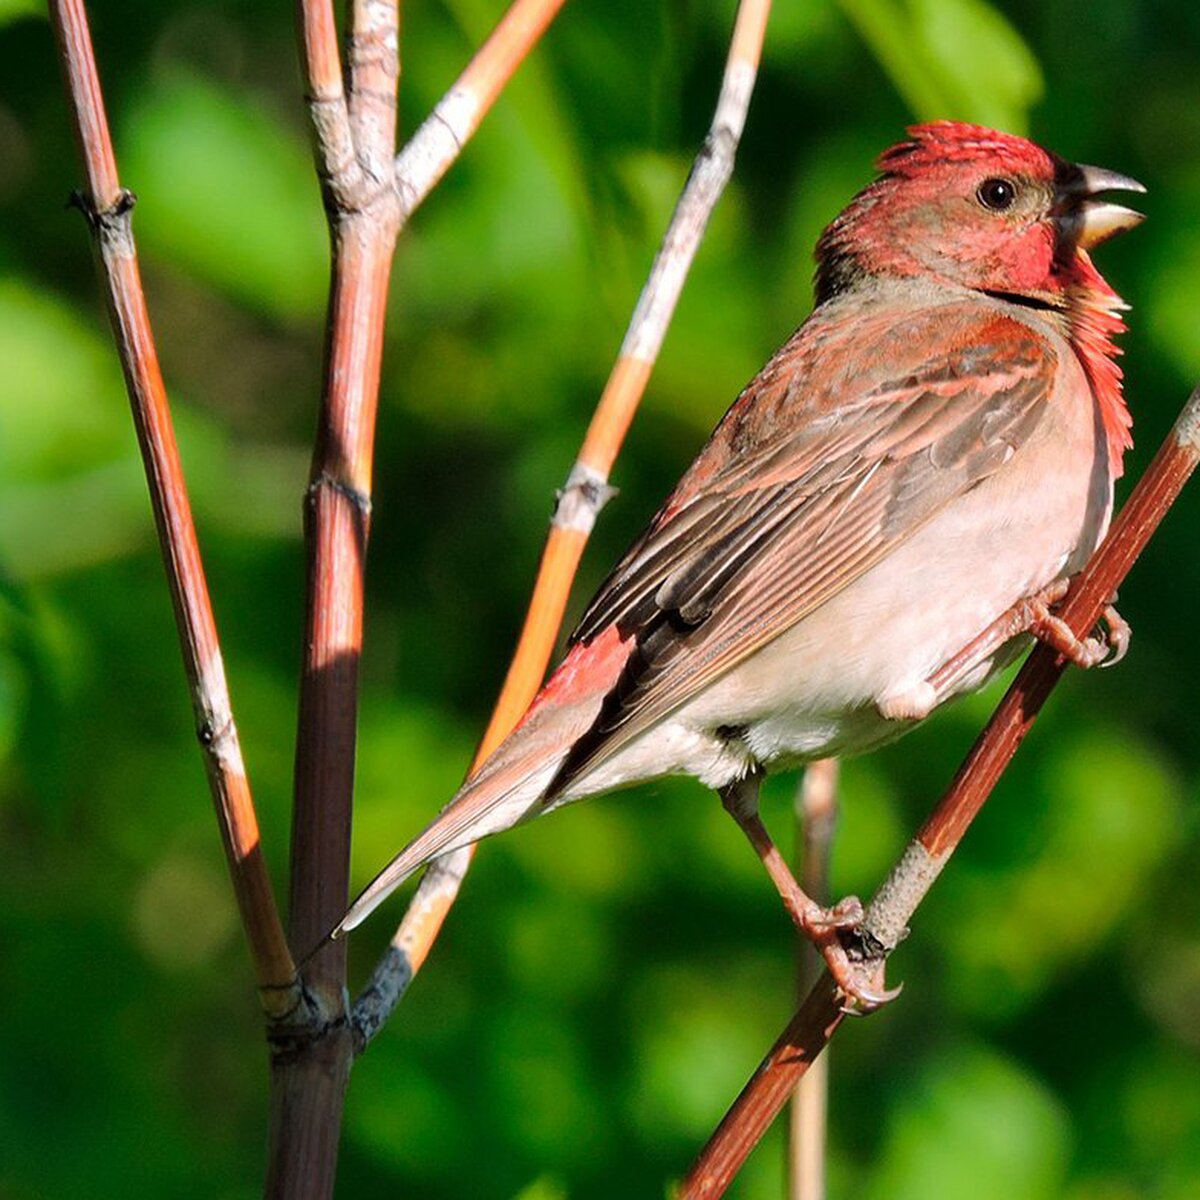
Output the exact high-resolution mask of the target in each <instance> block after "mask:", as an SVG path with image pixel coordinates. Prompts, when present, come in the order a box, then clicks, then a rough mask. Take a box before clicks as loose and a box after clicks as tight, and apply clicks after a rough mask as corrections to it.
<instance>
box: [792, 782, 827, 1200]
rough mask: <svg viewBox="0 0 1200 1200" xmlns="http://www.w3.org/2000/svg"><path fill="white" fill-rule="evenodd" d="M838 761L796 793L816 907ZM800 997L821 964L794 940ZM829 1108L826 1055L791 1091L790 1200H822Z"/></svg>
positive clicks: (812, 950)
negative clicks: (797, 959) (797, 958)
mask: <svg viewBox="0 0 1200 1200" xmlns="http://www.w3.org/2000/svg"><path fill="white" fill-rule="evenodd" d="M837 785H838V760H837V759H836V758H821V759H818V760H817V761H816V762H814V763H810V764H809V765H808V767H806V768H805V771H804V776H803V779H802V780H801V783H800V787H799V789H798V790H797V793H796V824H797V828H798V830H799V834H800V837H799V839H798V841H799V843H800V845H801V847H802V850H801V854H800V864H799V866H800V886H801V887H802V888H803V889H804V890H805V891H806V892H807V893H808V894H809V895H810V896H811V897H812V898H813V899H814V900H815V901H816V902H817V903H818V904H827V903H828V902H829V865H830V857H831V855H832V851H833V833H834V828H835V826H836V824H837V810H838V798H837ZM796 949H797V953H798V954H799V956H800V969H799V972H798V980H797V982H798V983H799V991H800V996H801V997H804V996H807V995H808V993H809V991H810V990H811V989H812V986H813V984H814V983H816V981H817V980H818V979H819V978H820V976H821V970H822V967H823V965H824V964H823V960H822V958H821V956H820V955H819V954H818V953H817V951H816V947H814V946H813V944H812V942H811V941H810V940H809V939H808V938H806V937H803V936H798V937H797V939H796ZM828 1107H829V1056H828V1055H827V1054H826V1055H822V1056H821V1058H820V1059H818V1060H817V1062H816V1063H814V1064H813V1068H812V1070H811V1071H806V1072H805V1073H804V1075H802V1076H801V1078H800V1082H799V1083H798V1084H797V1085H796V1088H795V1091H794V1092H793V1093H792V1110H791V1123H790V1126H789V1129H788V1184H789V1194H790V1196H791V1197H792V1200H824V1197H825V1141H826V1125H827V1112H828Z"/></svg>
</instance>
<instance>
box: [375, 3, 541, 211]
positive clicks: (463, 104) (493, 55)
mask: <svg viewBox="0 0 1200 1200" xmlns="http://www.w3.org/2000/svg"><path fill="white" fill-rule="evenodd" d="M563 3H564V0H515V3H514V4H513V5H512V6H511V7H510V8H509V10H508V11H507V12H506V13H505V14H504V16H503V17H502V18H501V19H500V23H499V24H498V25H497V26H496V28H495V29H494V30H493V31H492V34H491V36H490V37H489V38H488V40H487V41H486V42H484V44H483V45H482V46H481V47H480V48H479V51H478V53H476V55H475V57H474V58H473V59H471V61H470V63H469V64H468V65H467V68H466V70H465V71H463V73H462V74H461V75H460V76H459V77H458V80H457V82H456V83H455V84H454V86H453V87H451V88H450V90H449V91H448V92H447V93H446V94H445V95H444V96H443V97H442V98H441V100H439V101H438V103H437V105H436V106H435V108H434V110H433V112H431V113H430V114H429V116H428V117H426V119H425V121H424V123H423V124H422V125H421V127H420V128H419V129H418V130H417V132H416V133H415V134H414V135H413V137H412V139H411V141H409V143H408V144H407V145H406V146H405V147H404V149H403V150H401V151H400V154H399V155H398V156H397V158H396V162H395V172H396V177H395V183H396V189H397V191H398V192H399V194H400V210H401V214H402V215H401V221H402V222H403V221H407V220H408V218H409V217H410V216H412V214H413V213H414V212H415V211H416V209H417V207H418V206H419V205H420V203H421V201H422V200H424V199H425V197H426V196H428V195H429V193H430V192H431V191H432V190H433V189H434V188H435V187H436V186H437V183H438V181H439V180H440V179H441V178H442V176H443V175H444V174H445V173H446V171H447V170H448V169H449V167H450V164H451V163H453V162H454V160H455V159H456V158H457V157H458V156H459V154H461V153H462V149H463V147H464V146H465V145H466V144H467V142H468V141H469V140H470V138H471V135H472V134H473V133H474V132H475V130H476V129H478V128H479V123H480V122H481V121H482V120H483V118H484V117H485V116H486V115H487V113H488V111H489V110H490V109H491V107H492V105H493V104H495V102H496V99H497V97H498V96H499V95H500V93H501V92H502V91H503V90H504V88H505V85H506V84H507V83H508V81H509V80H510V79H511V78H512V77H513V75H514V74H515V72H516V70H517V68H518V67H519V66H520V65H521V63H523V62H524V61H525V59H526V58H527V57H528V55H529V52H530V51H531V50H532V49H533V47H534V46H536V45H537V43H538V41H539V40H540V39H541V36H542V34H543V33H545V32H546V29H547V27H548V26H549V24H550V22H551V21H553V20H554V18H555V17H556V16H557V15H558V11H559V9H561V8H562V6H563Z"/></svg>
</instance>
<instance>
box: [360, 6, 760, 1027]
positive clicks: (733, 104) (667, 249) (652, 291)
mask: <svg viewBox="0 0 1200 1200" xmlns="http://www.w3.org/2000/svg"><path fill="white" fill-rule="evenodd" d="M538 7H539V6H538V5H536V4H535V3H532V2H527V3H518V4H515V5H514V6H513V8H512V10H510V13H509V15H508V17H506V18H505V21H506V22H509V21H511V22H512V24H513V27H514V28H516V29H520V30H523V31H524V32H523V34H520V35H518V34H516V33H514V35H513V36H514V37H517V36H525V37H532V36H536V33H537V32H539V31H540V28H539V26H538V20H539V19H542V18H544V14H539V13H538V12H537V11H536V10H537V9H538ZM542 7H545V6H542ZM518 10H521V11H520V12H518ZM770 10H771V4H770V0H742V3H741V4H740V5H739V6H738V12H737V17H736V20H735V22H734V29H733V34H732V37H731V41H730V47H729V54H728V57H727V60H726V65H725V74H724V78H723V80H722V84H721V92H720V95H719V97H718V100H717V106H716V111H715V113H714V115H713V120H712V125H711V127H710V129H709V133H708V137H707V138H706V139H705V142H704V146H703V148H702V149H701V151H700V153H699V155H698V156H697V158H696V161H695V163H694V164H693V166H692V171H691V174H690V175H689V177H688V181H687V184H686V186H685V187H684V190H683V194H682V195H681V196H680V198H679V202H678V204H677V205H676V208H675V212H674V215H673V216H672V218H671V223H670V225H669V227H668V229H667V232H666V234H665V236H664V238H663V243H662V246H661V247H660V249H659V252H658V255H657V257H656V258H655V260H654V265H653V267H652V268H651V271H650V276H649V278H648V279H647V281H646V284H645V287H644V288H643V289H642V294H641V297H640V298H639V300H638V304H637V308H636V309H635V310H634V314H633V317H632V319H631V320H630V323H629V329H628V331H627V333H626V335H625V340H624V342H623V343H622V345H621V350H620V354H619V356H618V358H617V361H616V364H615V365H614V367H613V370H612V373H611V375H610V376H609V378H608V382H607V384H606V385H605V388H604V391H603V393H602V394H601V397H600V400H599V403H598V404H597V407H596V411H595V413H594V415H593V417H592V421H591V424H590V425H589V427H588V431H587V435H586V437H585V438H584V442H583V446H582V447H581V449H580V451H579V456H578V458H577V459H576V461H575V464H574V466H573V467H572V468H571V471H570V473H569V475H568V476H567V481H566V484H565V485H564V487H563V489H562V491H561V492H560V494H559V500H558V504H557V506H556V508H555V512H554V516H553V518H552V519H551V523H550V532H549V535H548V536H547V539H546V545H545V548H544V549H543V551H542V559H541V562H540V564H539V566H538V574H537V581H536V583H535V584H534V589H533V596H532V599H531V600H530V603H529V609H528V612H527V613H526V616H525V623H524V626H523V628H522V630H521V635H520V639H519V641H518V644H517V648H516V651H515V652H514V655H513V659H512V663H511V665H510V667H509V670H508V675H507V677H506V679H505V681H504V686H503V688H502V689H501V692H500V697H499V699H498V700H497V701H496V706H495V709H494V710H493V713H492V718H491V721H490V722H489V724H488V728H487V731H486V732H485V733H484V736H483V739H482V741H481V743H480V746H479V750H478V752H477V754H476V756H475V761H474V763H473V764H472V767H471V769H472V771H474V770H475V769H476V768H477V767H478V766H479V764H480V763H481V762H482V761H483V760H484V759H485V758H486V757H487V756H488V755H489V754H490V753H491V752H492V750H494V749H495V748H496V746H498V745H499V744H500V742H502V741H503V740H504V738H505V737H506V736H507V735H508V733H509V732H510V731H511V729H512V728H513V726H515V725H516V723H517V721H518V720H520V718H521V715H522V714H523V713H524V711H525V709H526V708H527V707H528V706H529V703H530V701H531V700H532V699H533V697H534V695H535V694H536V692H537V690H538V688H539V686H540V685H541V681H542V678H543V676H544V675H545V673H546V665H547V663H548V662H549V660H550V654H551V652H552V651H553V648H554V642H555V639H556V638H557V636H558V631H559V627H560V626H561V624H562V618H563V613H564V611H565V609H566V605H567V598H568V596H569V594H570V590H571V583H572V581H573V580H574V578H575V572H576V569H577V568H578V566H579V560H580V557H581V556H582V554H583V548H584V546H585V544H586V543H587V539H588V536H589V534H590V533H591V530H592V526H593V525H594V524H595V520H596V516H597V514H598V513H599V511H600V509H601V508H602V507H603V506H604V504H605V502H606V501H607V500H608V498H609V496H610V495H611V494H612V490H611V489H610V487H609V486H608V477H609V473H610V472H611V470H612V466H613V463H614V462H615V461H616V457H617V454H618V452H619V451H620V448H621V444H622V442H623V441H624V439H625V434H626V433H627V432H628V429H629V426H630V423H631V422H632V420H633V416H634V413H635V412H636V411H637V406H638V404H639V402H640V401H641V398H642V395H643V393H644V391H645V388H646V383H647V381H648V380H649V378H650V371H651V369H652V368H653V365H654V362H655V360H656V359H657V357H658V352H659V349H660V348H661V346H662V342H663V338H664V337H665V336H666V331H667V326H668V325H669V324H670V321H671V317H672V315H673V314H674V312H675V306H676V304H677V303H678V301H679V296H680V293H681V292H682V290H683V284H684V281H685V279H686V278H687V273H688V271H689V269H690V267H691V264H692V260H693V258H694V257H695V254H696V250H697V248H698V246H699V244H700V239H701V238H702V237H703V235H704V231H705V229H706V228H707V226H708V220H709V217H710V216H711V215H712V211H713V208H714V207H715V206H716V203H717V200H718V199H719V198H720V196H721V193H722V191H724V188H725V185H726V183H728V181H729V177H730V175H731V174H732V172H733V163H734V156H735V154H736V151H737V145H738V141H739V140H740V138H741V134H742V129H743V127H744V125H745V122H746V113H747V111H748V109H749V106H750V97H751V94H752V93H753V90H754V81H755V76H756V74H757V71H758V62H759V57H760V55H761V53H762V44H763V37H764V35H765V32H766V23H767V17H768V15H769V13H770ZM503 27H504V26H503V25H502V26H501V28H503ZM497 33H499V30H498V31H497ZM483 57H484V52H482V51H481V52H480V54H479V56H477V58H476V59H475V61H474V62H472V63H471V65H470V67H469V68H468V69H467V71H466V72H465V73H464V75H463V77H462V79H460V80H459V82H458V84H456V85H455V87H453V88H451V90H450V91H449V92H448V93H447V94H446V97H445V98H444V99H443V100H442V101H441V103H440V104H439V105H438V106H437V108H436V109H435V110H434V113H433V115H432V116H431V117H430V119H429V120H428V121H426V122H425V124H424V125H423V126H422V127H421V129H420V130H419V131H418V132H417V134H416V135H415V136H414V138H413V140H412V142H411V143H410V145H409V147H407V148H406V149H405V151H404V152H403V153H402V154H401V155H400V158H399V160H398V171H399V173H400V183H399V186H400V189H401V196H402V197H403V198H405V199H406V200H408V199H411V200H412V202H414V203H415V202H418V201H419V199H420V197H421V196H422V195H423V194H424V193H423V191H422V189H423V188H424V187H426V186H429V185H430V184H431V183H432V182H436V180H437V179H438V178H440V175H441V169H439V168H438V165H437V164H438V162H439V161H440V160H439V157H438V155H439V154H440V153H442V152H443V151H445V150H446V149H448V148H449V147H450V146H452V145H454V144H455V142H456V140H457V139H460V138H461V137H462V136H463V135H464V132H467V131H469V130H470V129H471V128H473V127H474V126H473V124H472V123H471V120H472V117H471V114H472V112H473V110H474V105H475V103H476V101H475V100H474V99H473V98H472V95H473V92H472V89H473V88H474V87H476V86H478V88H479V89H480V90H481V91H485V90H486V89H494V88H495V87H496V68H495V67H493V66H491V65H488V64H484V63H482V62H481V60H482V59H483ZM485 94H486V92H485ZM426 138H427V139H428V144H426V143H425V140H424V139H426ZM442 169H444V168H442ZM473 854H474V847H468V848H466V849H464V850H459V851H455V852H454V853H452V854H449V855H446V856H445V857H444V858H442V859H438V860H436V861H435V862H434V863H433V864H432V865H431V866H430V868H429V870H427V871H426V873H425V875H424V877H423V878H422V880H421V883H420V886H419V887H418V889H417V893H416V896H415V897H414V898H413V901H412V903H411V905H410V906H409V909H408V911H407V913H406V914H405V916H404V919H403V921H402V922H401V924H400V927H399V928H398V929H397V931H396V933H395V935H394V936H393V938H392V941H391V944H390V946H389V947H388V949H387V951H386V952H385V953H384V956H383V958H382V959H381V960H380V962H379V963H378V964H377V966H376V968H375V970H374V972H373V973H372V976H371V979H370V981H369V982H368V984H367V986H366V988H365V989H364V990H363V992H362V994H361V995H360V997H359V998H358V1001H357V1002H356V1003H355V1006H354V1016H353V1025H354V1028H355V1033H356V1037H357V1039H358V1041H359V1044H360V1046H365V1045H366V1044H367V1042H369V1041H370V1039H371V1038H372V1037H374V1036H375V1034H376V1033H377V1032H378V1031H379V1030H380V1029H381V1028H382V1026H383V1024H384V1023H385V1022H386V1021H387V1018H388V1016H389V1015H390V1014H391V1012H392V1010H393V1009H394V1008H395V1006H396V1004H397V1003H399V1001H400V999H401V997H402V996H403V994H404V991H405V989H406V988H407V987H408V984H409V982H410V981H411V980H412V977H413V976H414V975H415V974H416V972H417V971H418V970H420V968H421V965H422V964H423V963H424V961H425V958H426V957H427V955H428V954H429V951H430V949H431V948H432V946H433V943H434V941H435V940H436V939H437V936H438V934H439V933H440V931H441V928H442V924H443V922H444V921H445V919H446V916H447V915H448V913H449V912H450V909H451V907H452V906H453V904H454V902H455V900H456V899H457V897H458V891H459V887H460V885H461V883H462V880H463V877H464V876H465V874H466V872H467V870H468V868H469V867H470V863H471V859H472V856H473Z"/></svg>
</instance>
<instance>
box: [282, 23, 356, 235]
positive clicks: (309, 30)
mask: <svg viewBox="0 0 1200 1200" xmlns="http://www.w3.org/2000/svg"><path fill="white" fill-rule="evenodd" d="M296 31H297V33H298V35H299V38H300V68H301V70H302V71H303V72H304V85H305V96H304V98H305V100H306V101H307V103H308V112H309V117H310V119H311V121H312V127H313V151H314V154H315V155H316V160H317V175H318V177H319V178H320V181H321V188H322V191H324V192H325V194H326V203H327V205H328V206H329V207H330V209H331V210H335V211H337V210H340V211H345V210H347V209H351V208H354V207H357V205H358V204H359V202H360V201H361V199H362V196H363V193H364V192H365V191H366V178H365V176H364V174H363V170H362V167H361V165H360V163H359V160H358V153H357V150H356V148H355V145H354V136H353V133H352V131H351V128H350V106H349V103H348V102H347V99H346V86H345V83H344V82H343V79H342V60H341V57H340V55H339V54H338V38H337V22H336V21H335V19H334V15H333V0H296Z"/></svg>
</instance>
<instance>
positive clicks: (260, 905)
mask: <svg viewBox="0 0 1200 1200" xmlns="http://www.w3.org/2000/svg"><path fill="white" fill-rule="evenodd" d="M50 15H51V19H52V21H53V24H54V28H55V32H56V34H57V37H58V45H59V51H60V56H61V59H62V63H63V67H64V71H65V74H66V79H67V89H68V95H69V97H70V101H71V110H72V116H73V118H74V121H73V124H74V128H75V135H76V141H77V143H78V146H79V150H80V156H81V159H82V162H83V168H84V173H85V176H86V178H87V187H86V189H85V190H84V191H83V192H82V193H81V194H80V195H79V196H78V198H77V203H78V206H79V207H80V208H81V209H82V210H83V212H84V215H85V216H86V217H87V220H88V224H89V226H90V228H91V231H92V235H93V242H94V245H95V249H96V256H97V261H98V264H99V268H100V273H101V276H102V279H103V281H104V285H105V299H106V301H107V305H108V312H109V318H110V321H111V323H112V328H113V333H114V337H115V339H116V342H117V348H118V352H119V354H120V358H121V366H122V369H123V371H124V374H125V384H126V389H127V391H128V393H129V401H130V405H131V408H132V411H133V420H134V426H135V428H136V431H137V437H138V445H139V447H140V449H141V453H142V461H143V464H144V466H145V470H146V480H147V483H148V485H149V489H150V501H151V505H152V508H153V510H154V520H155V525H156V527H157V530H158V539H159V544H160V546H161V548H162V554H163V560H164V564H165V566H166V571H167V581H168V585H169V587H170V592H171V601H172V605H173V607H174V610H175V622H176V626H177V628H178V631H179V640H180V647H181V649H182V651H183V661H184V667H185V670H186V672H187V678H188V683H189V685H190V690H191V695H192V706H193V711H194V713H195V719H196V732H197V737H198V738H199V741H200V744H201V748H202V750H203V752H204V762H205V767H206V770H207V774H208V781H209V788H210V791H211V792H212V797H213V803H214V805H215V807H216V812H217V823H218V826H219V828H220V832H221V841H222V843H223V845H224V847H225V855H226V859H227V861H228V863H229V871H230V875H231V877H232V880H233V886H234V892H235V894H236V896H237V902H238V911H239V913H240V915H241V919H242V927H243V929H244V931H245V934H246V940H247V943H248V944H249V947H250V955H251V959H252V961H253V964H254V971H255V975H256V977H257V980H258V986H259V992H260V996H261V998H262V1002H263V1007H264V1009H265V1010H266V1012H267V1013H268V1014H269V1015H271V1016H280V1015H283V1014H286V1013H289V1012H291V1011H292V1010H293V1009H295V1008H296V1006H297V1004H298V1003H299V1000H300V992H299V988H298V987H297V985H296V981H295V967H294V965H293V962H292V957H291V954H290V952H289V950H288V945H287V940H286V938H285V937H284V932H283V925H282V922H281V921H280V918H279V912H278V909H277V908H276V904H275V896H274V891H273V889H272V887H271V881H270V877H269V875H268V873H267V868H266V863H265V861H264V859H263V854H262V847H261V845H260V841H259V831H258V819H257V817H256V815H255V811H254V803H253V800H252V798H251V794H250V784H249V781H248V779H247V777H246V771H245V766H244V764H243V762H242V753H241V747H240V744H239V741H238V734H237V727H236V725H235V724H234V720H233V712H232V708H231V706H230V701H229V690H228V686H227V683H226V679H225V667H224V663H223V660H222V657H221V646H220V641H219V638H218V636H217V627H216V620H215V618H214V617H213V611H212V604H211V601H210V599H209V595H208V583H207V580H206V578H205V574H204V567H203V564H202V562H201V559H200V547H199V543H198V541H197V538H196V528H195V524H194V522H193V520H192V512H191V505H190V503H189V501H188V493H187V485H186V482H185V480H184V475H183V466H182V464H181V462H180V459H179V447H178V445H177V443H176V440H175V431H174V427H173V424H172V421H171V412H170V407H169V405H168V402H167V394H166V388H165V386H164V384H163V378H162V371H161V368H160V366H159V362H158V352H157V350H156V348H155V343H154V334H153V330H152V328H151V325H150V313H149V310H148V308H147V306H146V297H145V293H144V291H143V289H142V281H141V274H140V271H139V268H138V260H137V249H136V246H135V244H134V239H133V228H132V221H131V216H132V210H133V197H132V195H131V194H130V193H128V192H126V191H125V190H124V189H123V188H122V187H121V185H120V181H119V179H118V176H117V164H116V157H115V155H114V153H113V147H112V139H111V136H110V133H109V129H108V120H107V117H106V114H105V110H104V100H103V96H102V93H101V89H100V80H99V75H98V72H97V69H96V62H95V57H94V54H93V50H92V44H91V36H90V33H89V30H88V25H87V16H86V13H85V10H84V7H83V4H82V2H81V0H54V2H52V3H51V5H50Z"/></svg>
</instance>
